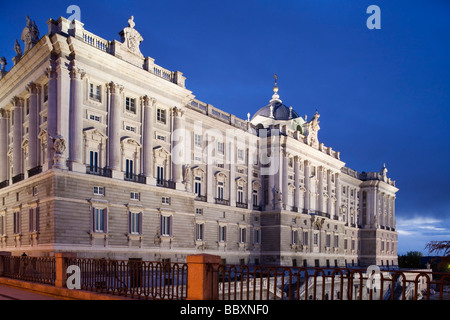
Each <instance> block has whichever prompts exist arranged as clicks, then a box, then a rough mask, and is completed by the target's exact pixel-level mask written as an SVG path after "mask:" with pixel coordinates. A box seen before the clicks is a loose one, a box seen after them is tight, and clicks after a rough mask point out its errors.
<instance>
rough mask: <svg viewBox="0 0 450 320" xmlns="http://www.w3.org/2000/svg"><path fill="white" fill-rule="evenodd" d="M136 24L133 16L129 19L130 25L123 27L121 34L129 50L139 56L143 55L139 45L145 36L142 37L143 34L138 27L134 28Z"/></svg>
mask: <svg viewBox="0 0 450 320" xmlns="http://www.w3.org/2000/svg"><path fill="white" fill-rule="evenodd" d="M135 25H136V24H135V22H134V16H131V17H130V19H128V27H126V28H125V29H123V30H122V31H121V32H120V33H119V34H120V37H121V38H122V43H123V44H125V46H126V49H127V50H128V51H129V52H131V53H133V54H135V55H137V56H139V57H143V55H142V53H141V51H140V49H139V45H140V44H141V42H142V41H143V40H144V38H142V36H141V34H140V33H139V32H138V31H137V30H136V29H134V26H135Z"/></svg>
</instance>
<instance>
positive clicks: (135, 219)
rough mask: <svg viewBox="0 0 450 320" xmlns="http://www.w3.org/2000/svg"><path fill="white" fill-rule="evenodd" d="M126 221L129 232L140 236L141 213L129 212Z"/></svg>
mask: <svg viewBox="0 0 450 320" xmlns="http://www.w3.org/2000/svg"><path fill="white" fill-rule="evenodd" d="M128 219H129V220H128V226H129V232H130V233H131V234H142V212H130V213H129V216H128Z"/></svg>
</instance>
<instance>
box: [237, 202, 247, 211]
mask: <svg viewBox="0 0 450 320" xmlns="http://www.w3.org/2000/svg"><path fill="white" fill-rule="evenodd" d="M236 207H237V208H244V209H247V208H248V203H245V202H236Z"/></svg>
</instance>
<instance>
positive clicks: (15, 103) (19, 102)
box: [11, 96, 23, 108]
mask: <svg viewBox="0 0 450 320" xmlns="http://www.w3.org/2000/svg"><path fill="white" fill-rule="evenodd" d="M11 103H12V105H13V106H14V108H21V107H23V99H22V98H19V97H18V96H14V97H13V98H12V99H11Z"/></svg>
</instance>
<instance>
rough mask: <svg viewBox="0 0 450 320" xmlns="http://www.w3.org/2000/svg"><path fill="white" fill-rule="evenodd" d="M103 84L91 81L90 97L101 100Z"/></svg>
mask: <svg viewBox="0 0 450 320" xmlns="http://www.w3.org/2000/svg"><path fill="white" fill-rule="evenodd" d="M100 92H101V86H99V85H96V84H93V83H90V84H89V98H91V99H94V100H97V101H100V98H101V95H100Z"/></svg>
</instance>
